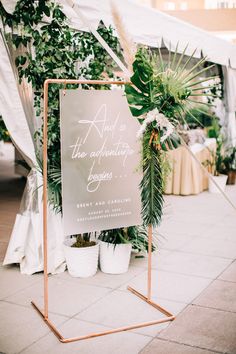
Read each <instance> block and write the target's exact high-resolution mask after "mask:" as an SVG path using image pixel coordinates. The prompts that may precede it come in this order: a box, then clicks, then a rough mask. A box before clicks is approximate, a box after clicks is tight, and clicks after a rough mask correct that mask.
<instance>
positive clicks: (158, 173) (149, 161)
mask: <svg viewBox="0 0 236 354" xmlns="http://www.w3.org/2000/svg"><path fill="white" fill-rule="evenodd" d="M150 135H151V132H150V128H149V129H148V130H147V131H146V133H145V134H144V137H143V158H142V162H143V178H142V181H141V184H140V188H141V201H142V217H143V222H144V225H152V226H153V227H156V226H158V224H159V222H160V220H161V216H162V207H163V197H162V195H163V178H162V169H161V165H162V164H161V152H160V150H159V149H158V148H156V146H155V145H153V144H149V141H150Z"/></svg>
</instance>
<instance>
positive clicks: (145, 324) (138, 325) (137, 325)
mask: <svg viewBox="0 0 236 354" xmlns="http://www.w3.org/2000/svg"><path fill="white" fill-rule="evenodd" d="M131 289H132V288H129V290H131ZM131 291H132V292H133V293H135V294H136V295H137V296H139V297H140V298H141V299H143V300H144V298H145V297H144V296H143V295H142V294H140V293H138V292H137V291H136V290H134V289H132V290H131ZM145 299H146V300H145V301H146V302H147V303H149V304H150V305H152V306H153V307H155V308H156V309H158V310H159V311H160V312H162V313H165V314H167V313H168V317H166V318H161V319H159V320H154V321H149V322H142V323H135V324H133V325H130V326H124V327H119V328H114V329H109V330H107V331H103V332H96V333H90V334H87V335H83V336H78V337H71V338H64V337H63V336H62V335H61V334H60V332H58V330H57V329H56V327H55V326H54V324H53V323H52V322H51V321H50V320H49V318H48V317H45V315H44V314H43V312H42V311H41V310H40V309H39V308H38V306H37V305H36V304H35V303H34V302H33V301H32V302H31V304H32V306H33V307H34V308H35V310H36V311H37V312H38V313H39V315H40V316H41V317H42V318H43V320H44V322H45V323H46V324H47V325H48V327H49V328H50V329H51V331H52V332H53V333H54V334H55V336H56V337H57V338H58V339H59V341H60V342H61V343H71V342H76V341H80V340H84V339H89V338H96V337H101V336H106V335H108V334H113V333H119V332H125V331H129V330H131V329H136V328H142V327H148V326H153V325H156V324H160V323H165V322H169V321H173V320H174V319H175V316H173V315H171V314H170V313H169V312H168V311H166V310H164V309H163V308H162V307H160V306H159V305H157V304H155V303H153V302H151V301H149V300H148V299H147V298H145Z"/></svg>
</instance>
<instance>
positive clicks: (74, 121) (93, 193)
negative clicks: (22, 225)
mask: <svg viewBox="0 0 236 354" xmlns="http://www.w3.org/2000/svg"><path fill="white" fill-rule="evenodd" d="M60 104H61V109H60V111H61V161H62V207H63V225H64V234H65V235H72V234H76V233H83V232H89V231H100V230H107V229H114V228H118V227H122V226H131V225H139V224H142V220H141V216H140V214H141V201H140V192H139V183H140V180H141V175H140V172H137V170H138V167H139V164H140V144H139V142H138V141H137V138H136V133H137V131H138V129H139V123H138V122H137V120H136V119H135V118H134V117H132V115H131V113H130V111H129V107H128V104H127V102H126V98H125V97H124V93H123V92H122V91H121V90H114V91H104V90H66V93H65V95H63V93H62V92H61V94H60Z"/></svg>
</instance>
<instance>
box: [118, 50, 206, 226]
mask: <svg viewBox="0 0 236 354" xmlns="http://www.w3.org/2000/svg"><path fill="white" fill-rule="evenodd" d="M185 51H186V49H185ZM185 51H184V52H183V54H182V55H181V56H178V55H177V48H176V51H175V53H174V54H173V56H172V58H171V53H169V59H168V62H167V63H164V60H163V57H162V55H161V52H160V51H159V54H157V55H155V54H152V53H151V52H150V51H148V50H147V49H145V48H140V49H139V50H138V51H137V53H136V57H135V61H134V63H133V72H134V74H133V76H132V77H131V82H132V85H126V87H125V92H126V97H127V100H128V103H129V105H130V110H131V113H132V114H133V116H135V117H137V119H138V120H139V122H140V124H141V128H140V131H139V137H140V138H141V140H142V145H143V158H142V166H143V178H142V181H141V184H140V189H141V200H142V217H143V221H144V225H145V226H149V225H152V226H153V227H156V226H158V225H159V224H160V222H161V217H162V213H163V184H164V183H163V179H164V174H163V170H162V166H161V165H162V161H163V159H164V158H163V155H164V154H165V152H166V151H168V150H170V149H175V148H177V147H178V146H179V145H180V140H179V138H178V135H177V134H176V129H177V128H178V126H179V124H180V123H183V117H184V116H185V114H186V113H187V112H189V103H190V102H195V103H199V102H198V101H195V97H196V96H208V94H207V93H205V92H204V90H203V87H202V86H201V84H202V83H203V82H205V81H208V80H209V79H212V78H205V79H202V80H200V79H197V78H198V77H199V75H200V74H203V73H205V72H206V71H207V70H209V69H210V68H211V67H212V66H208V67H206V68H204V67H202V66H203V64H204V62H205V58H203V59H201V60H199V61H198V62H197V64H195V65H194V66H193V67H192V68H191V69H188V70H187V69H186V67H187V65H188V63H189V62H190V61H191V59H192V56H190V58H189V59H188V60H187V61H184V60H183V59H184V54H185ZM212 95H213V94H212ZM200 103H201V102H200ZM206 104H207V103H206ZM207 105H208V104H207Z"/></svg>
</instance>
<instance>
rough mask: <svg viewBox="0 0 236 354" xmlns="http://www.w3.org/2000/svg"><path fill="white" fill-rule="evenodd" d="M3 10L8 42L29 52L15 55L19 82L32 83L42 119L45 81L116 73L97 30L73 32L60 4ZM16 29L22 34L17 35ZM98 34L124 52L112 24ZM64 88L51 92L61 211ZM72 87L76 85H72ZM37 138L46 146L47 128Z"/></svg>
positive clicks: (52, 153)
mask: <svg viewBox="0 0 236 354" xmlns="http://www.w3.org/2000/svg"><path fill="white" fill-rule="evenodd" d="M0 14H1V17H2V22H3V25H4V26H5V28H7V27H8V28H9V27H10V29H11V34H10V35H8V36H6V38H7V40H10V41H11V42H12V43H13V44H14V46H15V47H16V48H19V47H22V48H24V54H23V55H20V56H18V57H17V58H16V61H15V64H16V66H17V68H18V73H19V77H20V80H21V79H22V78H26V79H27V80H28V82H30V83H31V84H32V87H33V91H34V107H35V113H36V117H37V119H39V120H40V122H41V121H42V113H43V84H44V81H45V80H46V79H49V78H57V79H69V78H70V79H79V78H85V79H91V80H96V79H101V78H102V75H103V73H104V72H105V73H106V74H107V75H108V76H109V77H111V76H112V71H113V70H112V69H113V67H114V63H113V62H112V61H111V59H110V57H109V55H108V54H107V52H106V51H105V50H104V49H103V48H102V47H101V45H100V43H99V42H98V41H97V40H96V38H95V37H94V36H93V34H91V33H87V32H83V33H82V32H78V31H74V30H72V29H71V28H70V27H69V24H68V21H67V18H66V16H65V14H64V13H63V10H62V8H61V7H60V6H59V5H58V4H57V3H56V2H54V1H52V0H38V1H33V0H18V2H17V4H16V7H15V10H14V12H13V13H12V14H9V13H7V11H6V10H5V9H4V7H3V5H2V4H1V3H0ZM42 23H43V25H42ZM15 29H17V35H15V34H14V32H16V31H14V30H15ZM98 32H99V34H100V35H101V36H102V37H103V38H104V39H105V40H106V42H107V43H108V45H109V46H110V47H111V48H112V49H113V50H114V51H115V52H116V53H117V54H118V55H120V47H119V42H118V40H117V38H116V37H114V36H113V30H112V28H111V27H110V28H106V27H105V26H104V25H103V24H102V23H101V24H100V26H99V28H98ZM81 64H82V65H81ZM58 86H59V87H58ZM76 87H77V86H76ZM59 88H62V86H60V85H57V84H54V85H50V86H49V92H48V101H49V109H48V170H49V173H48V185H49V202H50V203H51V204H52V206H53V207H54V208H55V210H57V211H60V210H61V163H60V128H59ZM67 88H70V89H71V88H75V86H74V85H67ZM84 88H88V87H86V86H85V87H84ZM100 88H101V89H108V88H109V87H107V86H106V87H105V86H104V87H102V86H101V87H100ZM97 89H98V87H97ZM35 138H36V139H37V140H38V141H39V145H42V129H40V130H39V131H37V132H36V134H35ZM40 151H41V149H39V151H38V158H39V165H40V166H41V165H42V162H41V157H40V156H41V153H40Z"/></svg>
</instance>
